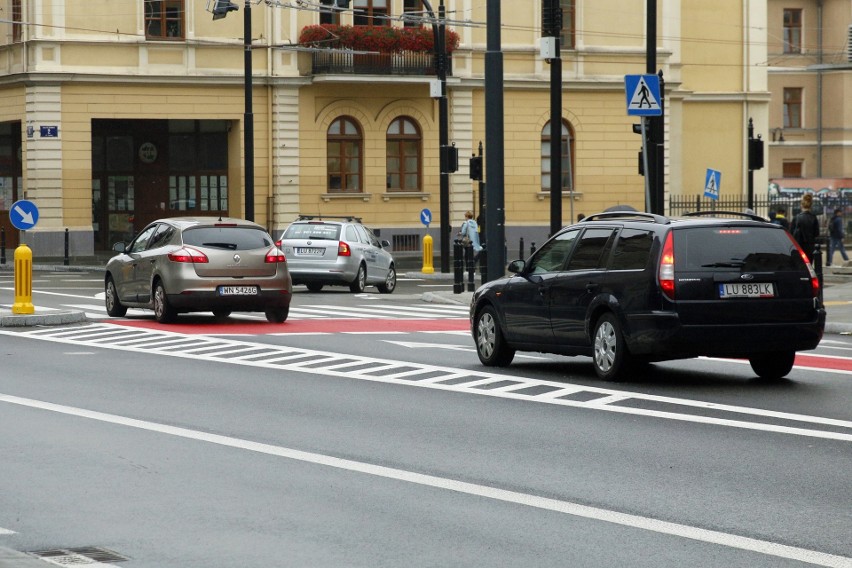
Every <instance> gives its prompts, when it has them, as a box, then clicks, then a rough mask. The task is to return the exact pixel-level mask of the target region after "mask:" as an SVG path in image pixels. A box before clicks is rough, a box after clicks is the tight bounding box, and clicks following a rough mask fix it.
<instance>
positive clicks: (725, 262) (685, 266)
mask: <svg viewBox="0 0 852 568" xmlns="http://www.w3.org/2000/svg"><path fill="white" fill-rule="evenodd" d="M674 251H675V266H676V268H677V269H678V270H707V269H715V268H718V269H722V270H730V269H731V268H734V269H740V270H745V271H749V272H760V271H775V270H801V269H803V268H804V261H803V260H802V257H801V256H800V255H799V252H798V250H797V249H796V247H795V246H794V245H793V242H792V241H791V240H790V237H789V235H788V233H787V231H785V230H783V229H780V228H779V229H772V228H768V227H767V228H762V227H732V226H726V227H702V228H690V229H685V230H680V231H675V233H674Z"/></svg>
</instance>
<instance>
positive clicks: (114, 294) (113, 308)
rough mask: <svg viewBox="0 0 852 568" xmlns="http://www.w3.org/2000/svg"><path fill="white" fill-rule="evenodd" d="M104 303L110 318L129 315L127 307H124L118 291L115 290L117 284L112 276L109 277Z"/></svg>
mask: <svg viewBox="0 0 852 568" xmlns="http://www.w3.org/2000/svg"><path fill="white" fill-rule="evenodd" d="M104 303H105V304H106V311H107V314H109V316H110V317H113V318H120V317H124V315H125V314H126V313H127V306H123V305H122V304H121V301H120V300H119V299H118V291H117V290H116V289H115V282H114V281H113V279H112V276H109V277H107V281H106V288H105V290H104Z"/></svg>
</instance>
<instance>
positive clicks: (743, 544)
mask: <svg viewBox="0 0 852 568" xmlns="http://www.w3.org/2000/svg"><path fill="white" fill-rule="evenodd" d="M0 402H6V403H9V404H15V405H18V406H23V407H28V408H35V409H40V410H45V411H48V412H56V413H59V414H65V415H68V416H76V417H79V418H86V419H89V420H96V421H99V422H104V423H108V424H116V425H120V426H127V427H130V428H137V429H140V430H147V431H149V432H156V433H160V434H166V435H169V436H175V437H178V438H184V439H188V440H195V441H199V442H206V443H209V444H216V445H219V446H224V447H229V448H235V449H240V450H245V451H250V452H257V453H261V454H265V455H270V456H278V457H282V458H286V459H291V460H296V461H300V462H304V463H311V464H315V465H320V466H324V467H333V468H335V469H340V470H344V471H350V472H353V473H362V474H365V475H372V476H376V477H382V478H385V479H394V480H397V481H402V482H406V483H412V484H415V485H420V486H424V487H432V488H435V489H443V490H445V491H454V492H457V493H463V494H465V495H472V496H475V497H482V498H485V499H491V500H494V501H502V502H505V503H512V504H515V505H521V506H525V507H533V508H536V509H542V510H546V511H553V512H557V513H563V514H566V515H572V516H575V517H582V518H586V519H592V520H596V521H603V522H606V523H612V524H617V525H622V526H626V527H630V528H635V529H639V530H645V531H650V532H655V533H659V534H666V535H671V536H676V537H680V538H688V539H690V540H696V541H700V542H706V543H710V544H717V545H720V546H724V547H728V548H736V549H740V550H746V551H750V552H757V553H759V554H764V555H767V556H774V557H777V558H787V559H790V560H796V561H799V562H805V563H808V564H814V565H817V566H829V567H834V568H850V567H852V558H849V557H845V556H838V555H834V554H827V553H824V552H819V551H816V550H809V549H806V548H800V547H796V546H788V545H785V544H781V543H777V542H772V541H767V540H760V539H755V538H750V537H745V536H740V535H736V534H731V533H724V532H720V531H713V530H708V529H702V528H700V527H695V526H691V525H686V524H682V523H673V522H669V521H665V520H662V519H655V518H653V517H644V516H641V515H631V514H628V513H622V512H619V511H613V510H611V509H603V508H599V507H591V506H588V505H582V504H580V503H574V502H571V501H564V500H560V499H553V498H547V497H541V496H538V495H532V494H529V493H521V492H519V491H509V490H506V489H500V488H497V487H490V486H487V485H480V484H476V483H469V482H465V481H459V480H457V479H452V478H448V477H439V476H435V475H426V474H422V473H417V472H413V471H408V470H404V469H398V468H391V467H384V466H379V465H374V464H370V463H365V462H359V461H355V460H348V459H342V458H336V457H333V456H329V455H325V454H318V453H313V452H304V451H301V450H296V449H293V448H287V447H283V446H275V445H272V444H264V443H260V442H253V441H251V440H245V439H241V438H233V437H231V436H222V435H218V434H211V433H208V432H202V431H199V430H191V429H189V428H180V427H177V426H169V425H167V424H160V423H157V422H149V421H147V420H137V419H134V418H128V417H125V416H119V415H116V414H108V413H104V412H96V411H93V410H86V409H84V408H77V407H73V406H65V405H60V404H53V403H50V402H45V401H39V400H34V399H28V398H21V397H17V396H11V395H5V394H0Z"/></svg>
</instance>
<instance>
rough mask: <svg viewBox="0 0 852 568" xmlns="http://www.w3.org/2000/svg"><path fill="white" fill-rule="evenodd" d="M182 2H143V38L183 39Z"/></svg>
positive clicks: (160, 0)
mask: <svg viewBox="0 0 852 568" xmlns="http://www.w3.org/2000/svg"><path fill="white" fill-rule="evenodd" d="M185 13H186V12H185V11H184V0H145V37H146V38H148V39H169V40H175V39H184V14H185Z"/></svg>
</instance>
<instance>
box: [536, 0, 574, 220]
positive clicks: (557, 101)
mask: <svg viewBox="0 0 852 568" xmlns="http://www.w3.org/2000/svg"><path fill="white" fill-rule="evenodd" d="M541 19H542V26H541V27H542V30H541V35H542V36H543V37H549V38H553V42H554V44H555V45H554V56H553V57H552V58H551V59H548V60H547V62H548V63H550V234H551V235H555V234H556V233H557V232H558V231H559V229H561V228H562V54H561V50H562V48H561V46H560V42H559V35H560V34H561V32H562V7H561V6H560V4H559V0H544V3H543V4H542V18H541ZM569 162H570V160H569ZM573 207H574V201H573V195H572V196H571V217H573V216H574V209H573Z"/></svg>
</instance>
